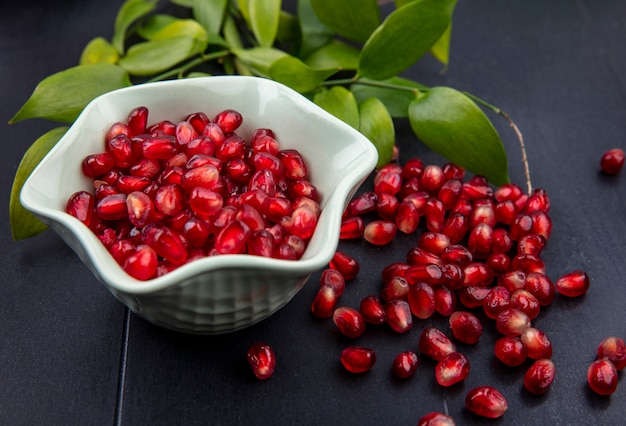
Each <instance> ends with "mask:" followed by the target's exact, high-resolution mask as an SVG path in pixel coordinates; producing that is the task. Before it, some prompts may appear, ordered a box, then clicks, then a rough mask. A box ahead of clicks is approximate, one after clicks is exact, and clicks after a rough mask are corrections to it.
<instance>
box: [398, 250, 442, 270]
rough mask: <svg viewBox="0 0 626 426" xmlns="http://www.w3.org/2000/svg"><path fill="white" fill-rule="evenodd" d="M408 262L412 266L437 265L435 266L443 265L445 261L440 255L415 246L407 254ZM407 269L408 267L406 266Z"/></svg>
mask: <svg viewBox="0 0 626 426" xmlns="http://www.w3.org/2000/svg"><path fill="white" fill-rule="evenodd" d="M406 260H407V263H408V264H409V265H410V266H419V265H422V266H423V265H435V266H439V267H441V266H443V262H442V261H441V259H440V258H439V256H437V255H434V254H432V253H429V252H427V251H426V250H422V249H421V248H419V247H413V248H412V249H411V250H409V252H408V253H407V255H406ZM405 269H408V267H407V268H405Z"/></svg>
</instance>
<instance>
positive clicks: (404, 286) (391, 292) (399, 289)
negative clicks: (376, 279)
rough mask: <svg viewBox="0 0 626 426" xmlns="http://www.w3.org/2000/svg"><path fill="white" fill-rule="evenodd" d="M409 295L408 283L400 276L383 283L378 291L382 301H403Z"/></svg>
mask: <svg viewBox="0 0 626 426" xmlns="http://www.w3.org/2000/svg"><path fill="white" fill-rule="evenodd" d="M408 294H409V283H408V281H407V280H406V279H405V278H404V277H401V276H397V275H396V276H393V277H391V278H390V279H389V280H387V281H386V282H384V284H383V286H382V288H381V289H380V297H382V299H383V300H385V301H388V300H393V299H404V300H406V298H407V297H408Z"/></svg>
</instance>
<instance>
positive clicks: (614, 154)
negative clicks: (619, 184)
mask: <svg viewBox="0 0 626 426" xmlns="http://www.w3.org/2000/svg"><path fill="white" fill-rule="evenodd" d="M622 166H624V151H623V150H621V149H619V148H614V149H611V150H609V151H606V152H605V153H604V154H603V155H602V158H601V159H600V168H601V169H602V171H603V172H604V173H606V174H609V175H614V174H615V173H617V172H619V171H620V170H621V168H622Z"/></svg>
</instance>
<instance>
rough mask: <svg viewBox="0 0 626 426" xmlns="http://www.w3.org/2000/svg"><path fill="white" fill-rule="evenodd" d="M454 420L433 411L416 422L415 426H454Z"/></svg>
mask: <svg viewBox="0 0 626 426" xmlns="http://www.w3.org/2000/svg"><path fill="white" fill-rule="evenodd" d="M454 425H455V423H454V419H453V418H452V417H451V416H448V415H447V414H444V413H440V412H437V411H433V412H431V413H428V414H425V415H423V416H422V417H420V419H419V420H418V421H417V426H454Z"/></svg>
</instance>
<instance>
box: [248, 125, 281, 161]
mask: <svg viewBox="0 0 626 426" xmlns="http://www.w3.org/2000/svg"><path fill="white" fill-rule="evenodd" d="M250 146H251V148H252V150H253V151H254V152H267V153H268V154H272V155H278V153H279V152H280V145H279V144H278V141H277V140H276V139H275V138H274V132H272V131H271V130H269V129H256V130H255V131H254V133H253V135H252V140H251V141H250Z"/></svg>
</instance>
